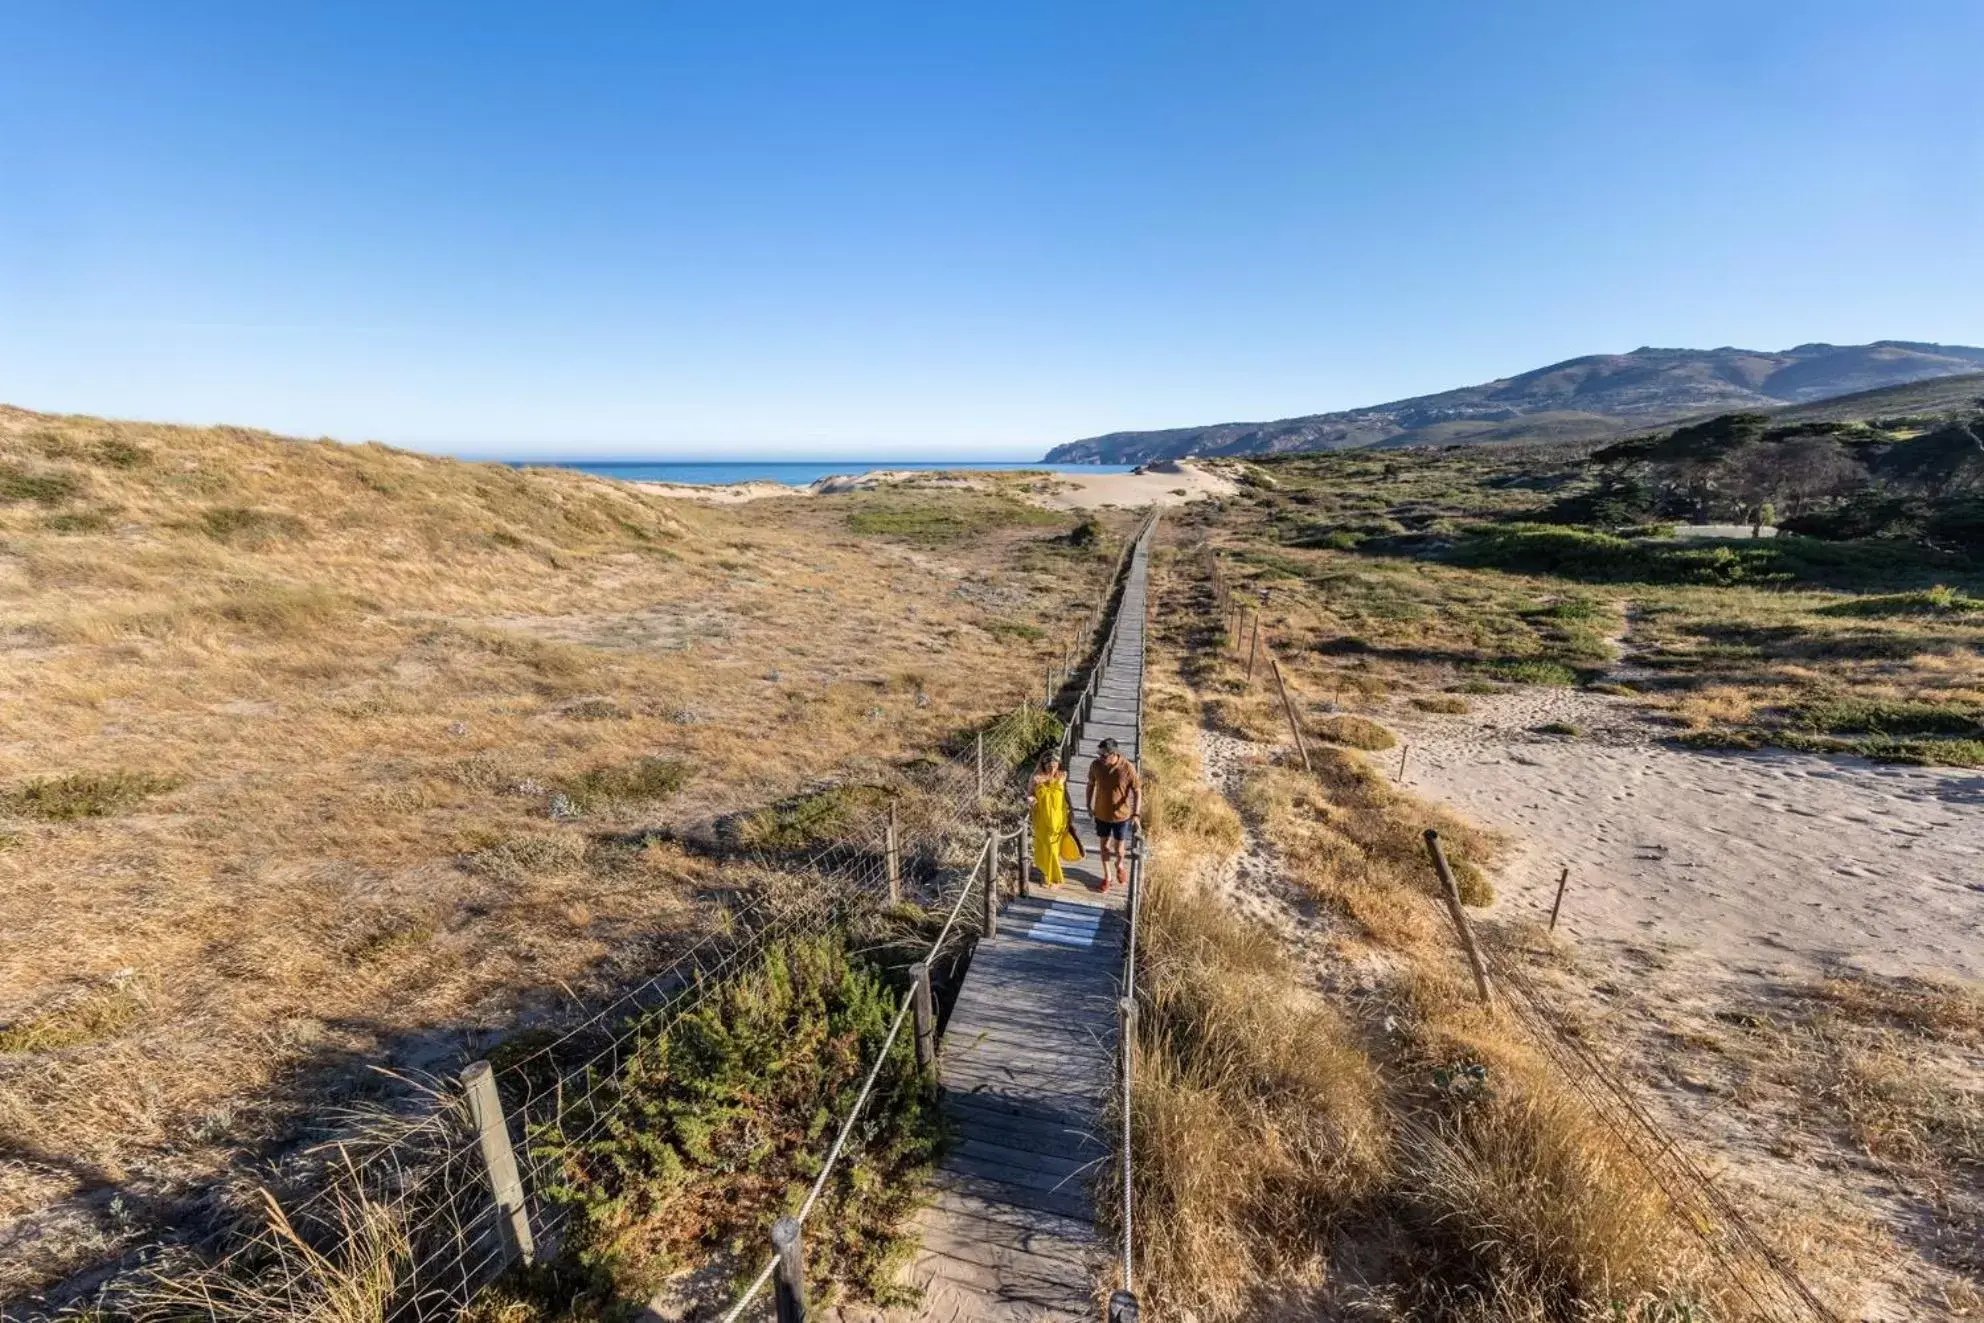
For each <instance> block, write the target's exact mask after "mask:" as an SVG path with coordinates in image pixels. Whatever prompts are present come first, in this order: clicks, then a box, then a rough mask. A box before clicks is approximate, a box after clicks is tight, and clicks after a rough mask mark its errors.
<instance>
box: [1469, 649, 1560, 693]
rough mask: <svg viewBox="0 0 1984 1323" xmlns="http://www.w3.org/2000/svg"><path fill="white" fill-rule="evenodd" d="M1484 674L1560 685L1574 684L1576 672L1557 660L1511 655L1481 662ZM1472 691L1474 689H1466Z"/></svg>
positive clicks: (1511, 681)
mask: <svg viewBox="0 0 1984 1323" xmlns="http://www.w3.org/2000/svg"><path fill="white" fill-rule="evenodd" d="M1481 671H1482V673H1483V674H1484V675H1488V676H1491V677H1493V678H1494V679H1497V680H1501V681H1503V682H1504V683H1507V684H1547V685H1557V686H1560V687H1569V686H1571V685H1575V684H1576V683H1577V682H1578V680H1579V676H1578V673H1577V672H1576V671H1574V670H1572V669H1571V668H1570V667H1568V666H1566V665H1565V664H1564V663H1562V662H1559V661H1550V660H1548V659H1546V658H1543V657H1513V658H1508V659H1505V660H1502V661H1492V662H1483V663H1482V665H1481ZM1468 692H1474V691H1468Z"/></svg>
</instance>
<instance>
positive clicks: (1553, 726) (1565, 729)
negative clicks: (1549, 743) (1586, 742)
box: [1536, 721, 1584, 738]
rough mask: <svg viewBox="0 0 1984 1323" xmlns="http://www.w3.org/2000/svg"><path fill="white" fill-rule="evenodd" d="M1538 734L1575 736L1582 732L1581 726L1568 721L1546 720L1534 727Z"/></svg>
mask: <svg viewBox="0 0 1984 1323" xmlns="http://www.w3.org/2000/svg"><path fill="white" fill-rule="evenodd" d="M1536 733H1537V734H1538V735H1563V736H1567V737H1571V738H1575V737H1577V736H1579V735H1582V734H1584V730H1583V728H1582V727H1580V726H1578V725H1577V724H1576V723H1574V722H1569V721H1546V722H1544V723H1543V724H1542V725H1541V726H1538V727H1537V728H1536Z"/></svg>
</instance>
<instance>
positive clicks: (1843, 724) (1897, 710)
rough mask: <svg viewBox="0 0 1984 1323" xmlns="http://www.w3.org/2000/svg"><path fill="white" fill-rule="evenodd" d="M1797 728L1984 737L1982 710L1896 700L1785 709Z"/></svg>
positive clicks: (1832, 701)
mask: <svg viewBox="0 0 1984 1323" xmlns="http://www.w3.org/2000/svg"><path fill="white" fill-rule="evenodd" d="M1785 712H1786V715H1787V716H1788V717H1789V718H1790V720H1791V721H1792V722H1793V723H1794V724H1795V725H1797V726H1800V727H1802V728H1803V729H1806V730H1813V731H1822V732H1824V733H1826V734H1830V735H1958V736H1965V737H1971V738H1984V707H1975V706H1972V705H1969V704H1962V703H1923V702H1914V701H1904V700H1899V699H1875V698H1826V699H1819V700H1815V701H1813V702H1809V703H1801V704H1798V705H1797V706H1794V707H1790V708H1787V709H1785Z"/></svg>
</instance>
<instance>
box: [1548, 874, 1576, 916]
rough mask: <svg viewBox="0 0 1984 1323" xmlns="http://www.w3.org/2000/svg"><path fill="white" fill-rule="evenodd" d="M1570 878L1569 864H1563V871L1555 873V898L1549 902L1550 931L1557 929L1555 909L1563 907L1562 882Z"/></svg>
mask: <svg viewBox="0 0 1984 1323" xmlns="http://www.w3.org/2000/svg"><path fill="white" fill-rule="evenodd" d="M1570 880H1571V866H1570V865H1569V864H1565V865H1564V871H1563V872H1562V873H1559V874H1558V875H1557V899H1555V900H1553V901H1551V902H1550V931H1551V932H1553V933H1554V932H1556V931H1557V911H1558V910H1560V909H1562V908H1564V884H1565V883H1566V882H1569V881H1570Z"/></svg>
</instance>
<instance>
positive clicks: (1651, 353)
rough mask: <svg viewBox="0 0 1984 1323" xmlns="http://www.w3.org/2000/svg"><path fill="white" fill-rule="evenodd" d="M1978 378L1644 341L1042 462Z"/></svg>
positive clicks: (1915, 345) (1763, 405)
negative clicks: (1348, 404)
mask: <svg viewBox="0 0 1984 1323" xmlns="http://www.w3.org/2000/svg"><path fill="white" fill-rule="evenodd" d="M1980 371H1984V348H1977V347H1975V346H1971V345H1945V344H1937V343H1933V342H1930V341H1922V340H1875V341H1872V342H1870V343H1867V344H1861V345H1835V344H1828V343H1825V342H1821V341H1814V342H1811V343H1807V344H1801V345H1795V346H1793V347H1792V348H1790V349H1781V350H1756V349H1742V348H1738V347H1736V346H1733V345H1724V346H1721V347H1719V348H1716V349H1674V348H1661V347H1656V346H1652V345H1642V346H1641V347H1639V348H1638V349H1635V350H1632V351H1631V352H1630V353H1625V354H1586V355H1582V356H1580V357H1577V358H1567V359H1565V360H1563V361H1562V362H1558V363H1550V364H1546V365H1545V366H1543V367H1540V368H1534V369H1532V370H1530V371H1528V372H1522V373H1518V374H1516V375H1515V376H1512V377H1499V378H1497V379H1495V380H1494V381H1487V382H1482V383H1480V384H1478V385H1474V386H1462V387H1459V388H1457V389H1454V390H1447V391H1438V392H1435V393H1433V394H1430V395H1415V396H1411V397H1408V398H1406V399H1401V400H1392V401H1389V402H1387V403H1384V404H1376V405H1370V406H1367V407H1364V408H1359V409H1342V410H1338V411H1335V412H1332V413H1320V414H1306V415H1303V416H1301V417H1296V418H1282V419H1276V420H1273V421H1268V422H1240V423H1213V424H1209V425H1205V426H1199V427H1174V428H1162V429H1157V430H1152V431H1123V432H1109V433H1105V434H1103V435H1101V436H1092V437H1084V438H1082V439H1080V440H1077V441H1071V442H1068V443H1066V444H1064V445H1059V446H1055V447H1054V448H1053V449H1051V450H1049V451H1048V452H1047V455H1046V461H1047V462H1051V463H1082V462H1089V463H1104V464H1140V463H1147V462H1149V461H1151V460H1156V459H1183V458H1187V457H1190V456H1194V455H1251V454H1275V453H1279V452H1284V451H1296V450H1347V449H1353V448H1359V447H1366V446H1405V445H1453V444H1462V443H1492V442H1507V441H1541V440H1567V439H1571V438H1572V437H1602V436H1606V435H1610V434H1613V433H1619V432H1625V431H1630V430H1632V429H1634V428H1640V427H1653V426H1658V425H1660V424H1663V423H1670V422H1674V421H1677V420H1679V419H1682V418H1688V417H1693V416H1697V415H1701V414H1706V413H1719V412H1729V411H1732V410H1739V409H1778V408H1783V407H1785V406H1787V405H1798V404H1808V403H1813V402H1816V401H1820V400H1825V399H1830V398H1833V397H1835V396H1839V395H1850V394H1857V393H1860V392H1864V391H1869V390H1878V389H1881V388H1883V387H1888V386H1901V385H1908V384H1910V383H1913V382H1917V381H1925V380H1930V379H1933V378H1936V377H1945V376H1957V375H1961V374H1966V373H1973V372H1980Z"/></svg>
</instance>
